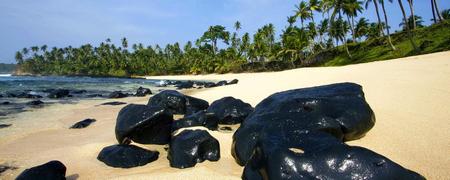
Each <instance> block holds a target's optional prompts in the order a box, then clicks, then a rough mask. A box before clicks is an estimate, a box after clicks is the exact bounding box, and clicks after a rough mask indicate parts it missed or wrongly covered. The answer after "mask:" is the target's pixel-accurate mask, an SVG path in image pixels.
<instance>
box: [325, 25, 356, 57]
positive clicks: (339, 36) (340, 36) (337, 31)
mask: <svg viewBox="0 0 450 180" xmlns="http://www.w3.org/2000/svg"><path fill="white" fill-rule="evenodd" d="M348 30H349V27H348V24H347V22H346V21H344V20H343V19H342V18H339V19H338V20H336V21H332V22H331V26H330V36H331V37H333V38H335V39H336V46H337V45H338V44H339V41H341V42H342V43H343V44H344V47H345V50H346V52H347V55H348V56H349V57H350V58H351V57H352V56H351V54H350V51H349V50H348V47H347V41H346V40H345V36H346V34H347V32H348Z"/></svg>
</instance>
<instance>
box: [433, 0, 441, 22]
mask: <svg viewBox="0 0 450 180" xmlns="http://www.w3.org/2000/svg"><path fill="white" fill-rule="evenodd" d="M433 4H434V8H435V9H436V14H437V16H438V18H439V21H442V16H441V14H440V13H439V12H440V11H439V8H438V4H437V1H436V0H433Z"/></svg>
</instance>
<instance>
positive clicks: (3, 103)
mask: <svg viewBox="0 0 450 180" xmlns="http://www.w3.org/2000/svg"><path fill="white" fill-rule="evenodd" d="M10 104H11V102H9V101H4V102H2V103H0V105H10Z"/></svg>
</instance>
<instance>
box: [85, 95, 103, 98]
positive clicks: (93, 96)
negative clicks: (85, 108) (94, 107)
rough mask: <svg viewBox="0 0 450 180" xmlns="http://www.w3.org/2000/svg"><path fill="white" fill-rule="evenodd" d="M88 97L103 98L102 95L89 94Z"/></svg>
mask: <svg viewBox="0 0 450 180" xmlns="http://www.w3.org/2000/svg"><path fill="white" fill-rule="evenodd" d="M87 97H89V98H96V97H103V95H102V94H89V95H87Z"/></svg>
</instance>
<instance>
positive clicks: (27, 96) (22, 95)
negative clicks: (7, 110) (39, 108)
mask: <svg viewBox="0 0 450 180" xmlns="http://www.w3.org/2000/svg"><path fill="white" fill-rule="evenodd" d="M7 97H12V98H25V99H39V98H42V96H40V95H35V94H29V91H25V92H9V93H7Z"/></svg>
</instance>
